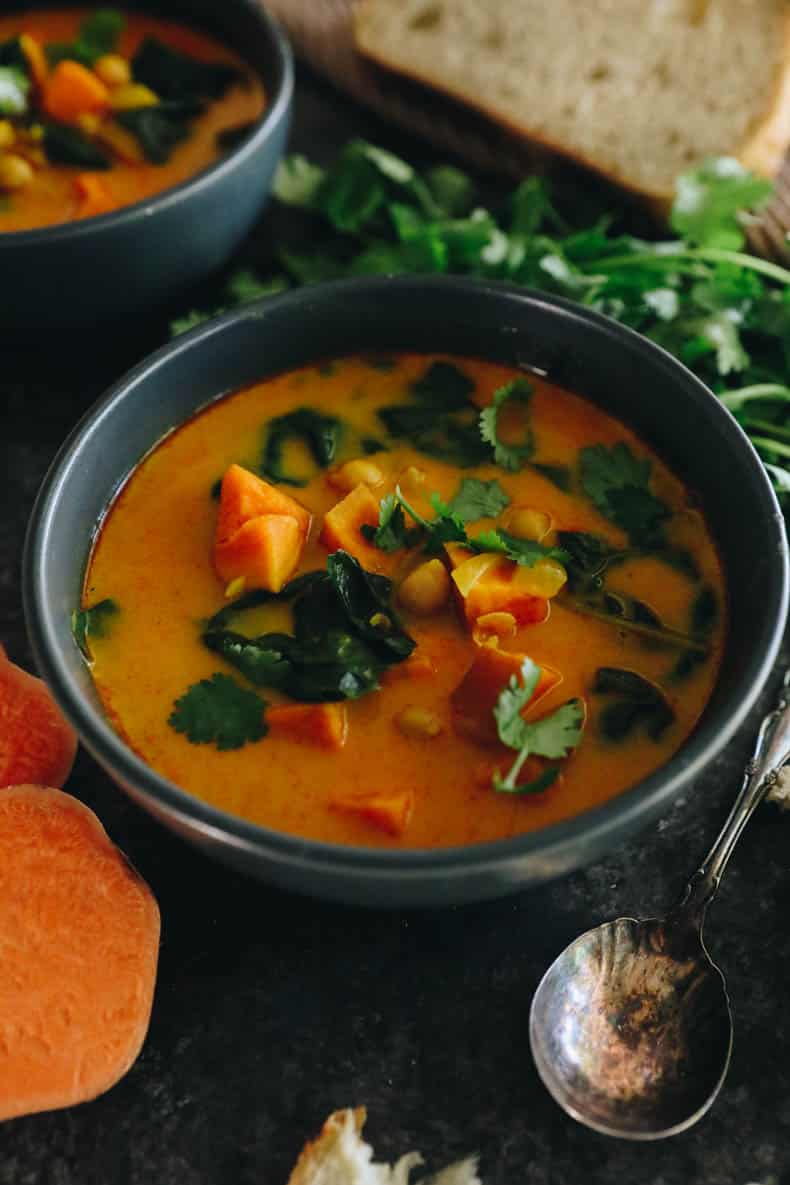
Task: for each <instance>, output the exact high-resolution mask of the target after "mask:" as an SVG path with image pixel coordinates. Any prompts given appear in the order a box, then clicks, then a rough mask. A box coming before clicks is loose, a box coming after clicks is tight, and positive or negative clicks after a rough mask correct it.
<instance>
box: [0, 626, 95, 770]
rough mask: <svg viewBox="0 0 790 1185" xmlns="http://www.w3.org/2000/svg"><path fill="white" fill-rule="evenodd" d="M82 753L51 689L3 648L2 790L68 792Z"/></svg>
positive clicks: (0, 680)
mask: <svg viewBox="0 0 790 1185" xmlns="http://www.w3.org/2000/svg"><path fill="white" fill-rule="evenodd" d="M76 752H77V734H76V733H75V731H74V729H73V728H72V727H71V725H70V724H69V723H68V721H67V720H66V719H65V717H64V716H63V714H62V713H61V711H60V708H59V707H58V706H57V704H56V703H55V701H54V699H53V698H52V695H51V693H50V691H49V688H48V687H47V685H46V683H43V682H42V681H41V679H36V677H35V676H34V675H29V674H28V672H27V671H23V670H22V668H21V667H18V666H16V664H15V663H12V662H11V661H10V659H9V658H8V657H7V656H6V652H5V650H4V649H3V647H2V645H0V789H2V787H4V786H13V785H15V784H17V783H20V782H39V783H41V784H43V785H46V786H62V785H63V783H64V782H65V781H66V779H67V778H68V776H69V774H70V773H71V767H72V765H73V764H74V757H75V754H76Z"/></svg>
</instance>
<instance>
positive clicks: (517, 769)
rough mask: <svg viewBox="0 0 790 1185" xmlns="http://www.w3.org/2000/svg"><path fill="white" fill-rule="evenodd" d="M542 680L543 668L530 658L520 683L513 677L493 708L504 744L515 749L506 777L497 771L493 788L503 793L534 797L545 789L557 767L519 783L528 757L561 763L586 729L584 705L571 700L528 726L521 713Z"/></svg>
mask: <svg viewBox="0 0 790 1185" xmlns="http://www.w3.org/2000/svg"><path fill="white" fill-rule="evenodd" d="M539 679H540V667H539V666H538V665H537V663H534V662H533V661H532V659H531V658H525V659H524V662H523V663H522V666H521V682H519V679H518V677H517V676H516V675H512V676H511V678H510V682H509V683H508V685H507V687H505V688H503V690H502V691H501V692H500V693H499V697H498V699H497V702H496V704H495V705H494V720H495V721H496V726H497V734H498V736H499V739H500V741H501V742H502V744H503V745H507V746H508V748H509V749H515V750H516V753H517V756H516V759H515V761H514V762H513V764H512V765H511V767H510V769H509V770H508V771H507V773H506V774H505V776H504V777H502V775H501V774H500V773H499V771H498V770H497V771H496V772H495V774H494V776H493V787H494V789H495V790H497V791H498V792H499V793H504V794H535V793H537V792H539V791H540V790H545V789H546V788H547V787H548V786H550V785H551V784H552V782H554V781H555V780H556V778H557V776H558V775H559V767H558V766H556V765H555V766H549V767H548V768H547V769H545V770H544V771H543V772H542V773H541V774H540V775H539V776H538V777H537V778H536V779H534V780H533V781H531V782H527V783H521V784H519V782H518V776H519V774H520V773H521V770H522V767H523V765H524V762H525V761H526V760H527V758H528V757H546V758H549V759H550V760H554V761H559V760H562V759H563V758H565V757H567V756H568V754H569V753H572V752H573V750H574V749H575V748H576V746H577V745H578V744H579V741H580V740H581V738H582V732H583V730H584V715H585V713H584V703H583V702H582V700H580V699H570V700H568V702H567V703H565V704H562V706H561V707H559V708H557V709H556V711H554V712H552V713H550V715H548V716H544V717H542V718H541V719H540V720H535V721H532V722H531V723H528V722H527V721H526V720H525V719H524V717H523V716H522V712H523V711H524V709H525V708H526V706H527V704H528V703H529V702H530V700H531V699H532V696H533V695H534V694H535V688H536V687H537V685H538V681H539Z"/></svg>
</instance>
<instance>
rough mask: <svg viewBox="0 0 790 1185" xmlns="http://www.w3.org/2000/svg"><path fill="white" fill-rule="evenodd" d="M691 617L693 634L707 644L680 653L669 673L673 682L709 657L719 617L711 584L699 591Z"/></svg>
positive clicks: (717, 604)
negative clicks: (711, 638) (710, 645)
mask: <svg viewBox="0 0 790 1185" xmlns="http://www.w3.org/2000/svg"><path fill="white" fill-rule="evenodd" d="M689 617H690V622H689V628H690V633H691V636H692V637H693V638H695V639H696V640H697V641H698V642H703V643H705V644H706V645H705V647H704V649H698V650H686V651H684V653H683V654H681V655H680V657H679V658H678V660H677V662H676V663H675V665H674V667H673V668H672V670H671V671H670V674H669V678H670V681H671V682H672V683H679V682H680V681H681V680H682V679H686V678H688V676H689V675H691V674H693V672H694V671H696V669H697V667H698V666H699V665H700V664H701V663H703V662H704V661H705V659H706V658H707V657H708V654H709V645H708V644H709V642H710V637H711V634H712V633H713V630H714V628H715V626H716V622H717V621H718V619H719V601H718V598H717V596H716V593H715V592H714V591H713V589H712V588H711V587H710V585H707V584H706V585H703V587H702V588H701V589H700V590H699V592H698V593H697V595H696V597H695V598H694V601H693V602H692V605H691V612H690V614H689Z"/></svg>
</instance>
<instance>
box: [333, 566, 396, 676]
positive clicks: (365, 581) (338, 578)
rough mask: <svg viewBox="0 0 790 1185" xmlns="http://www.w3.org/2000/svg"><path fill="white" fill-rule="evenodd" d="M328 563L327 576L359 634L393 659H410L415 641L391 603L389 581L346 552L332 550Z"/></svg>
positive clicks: (373, 646) (375, 648) (374, 647)
mask: <svg viewBox="0 0 790 1185" xmlns="http://www.w3.org/2000/svg"><path fill="white" fill-rule="evenodd" d="M326 566H327V576H328V577H329V580H330V582H331V584H332V586H333V587H334V590H335V592H336V594H337V596H338V599H339V600H340V602H341V604H342V606H343V608H344V609H345V612H346V616H347V617H348V620H349V622H350V623H351V624H352V625H353V627H354V629H355V630H356V633H357V634H358V635H359V637H360V638H363V639H364V640H365V641H366V642H367V643H368V645H370V646H371V647H372V648H373V649H374V650H376V651H381V652H382V653H383V654H384V655H386V656H388V657H389V660H390V661H395V662H400V661H401V660H402V659H404V658H408V657H409V655H410V654H411V652H412V650H414V646H415V642H414V639H413V638H410V637H409V635H408V634H407V633H406V632H405V630H404V629H403V628H402V626H401V624H400V622H399V620H398V618H397V616H396V614H395V611H394V609H393V608H392V606H391V604H390V599H391V592H392V585H391V583H390V581H389V580H386V579H385V578H384V577H376V576H375V575H372V574H371V573H369V572H366V571H365V569H364V568H363V567H362V565H361V564H360V563H359V561H358V560H356V559H354V557H353V556H351V555H349V554H348V553H347V552H345V551H335V552H332V554H331V555H330V556H329V558H328V560H327V565H326Z"/></svg>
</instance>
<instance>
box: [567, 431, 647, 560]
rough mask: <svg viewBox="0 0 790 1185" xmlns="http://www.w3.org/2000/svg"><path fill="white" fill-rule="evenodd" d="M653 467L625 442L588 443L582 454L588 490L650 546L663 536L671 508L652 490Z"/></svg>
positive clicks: (603, 510)
mask: <svg viewBox="0 0 790 1185" xmlns="http://www.w3.org/2000/svg"><path fill="white" fill-rule="evenodd" d="M651 468H652V467H651V464H650V461H648V460H647V458H645V459H644V460H640V459H639V458H638V457H635V456H634V454H633V453H632V452H631V449H630V448H629V446H628V445H627V444H626V443H625V441H618V443H617V444H615V445H613V446H612V448H610V449H609V448H607V447H606V445H603V444H592V445H588V446H587V447H586V448H583V449H582V450H581V451H580V453H579V474H580V479H581V485H582V489H583V490H584V492H585V493H586V494H587V496H588V497H589V498H590V500H591V501H592V502H593V503H594V505H595V506H596V508H597V509H598V510H599V511H600V512H601V514H602V515H604V517H605V518H608V519H610V521H611V522H613V523H614V524H615V525H616V526H618V527H620V528H621V529H622V530H623V531H625V532H626V534H627V535H628V536H629V538H630V539H631V541H632V542H634V543H639V544H640V545H642V546H648V547H649V546H652V545H654V544H655V543H656V541H657V540H658V539H659V538H660V532H661V524H662V523H663V521H664V520H665V519H666V518H668V517H669V507H668V506H666V504H665V503H664V502H662V501H661V500H660V499H659V498H657V497H656V496H655V494H653V493H652V492H651V490H650V472H651Z"/></svg>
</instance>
